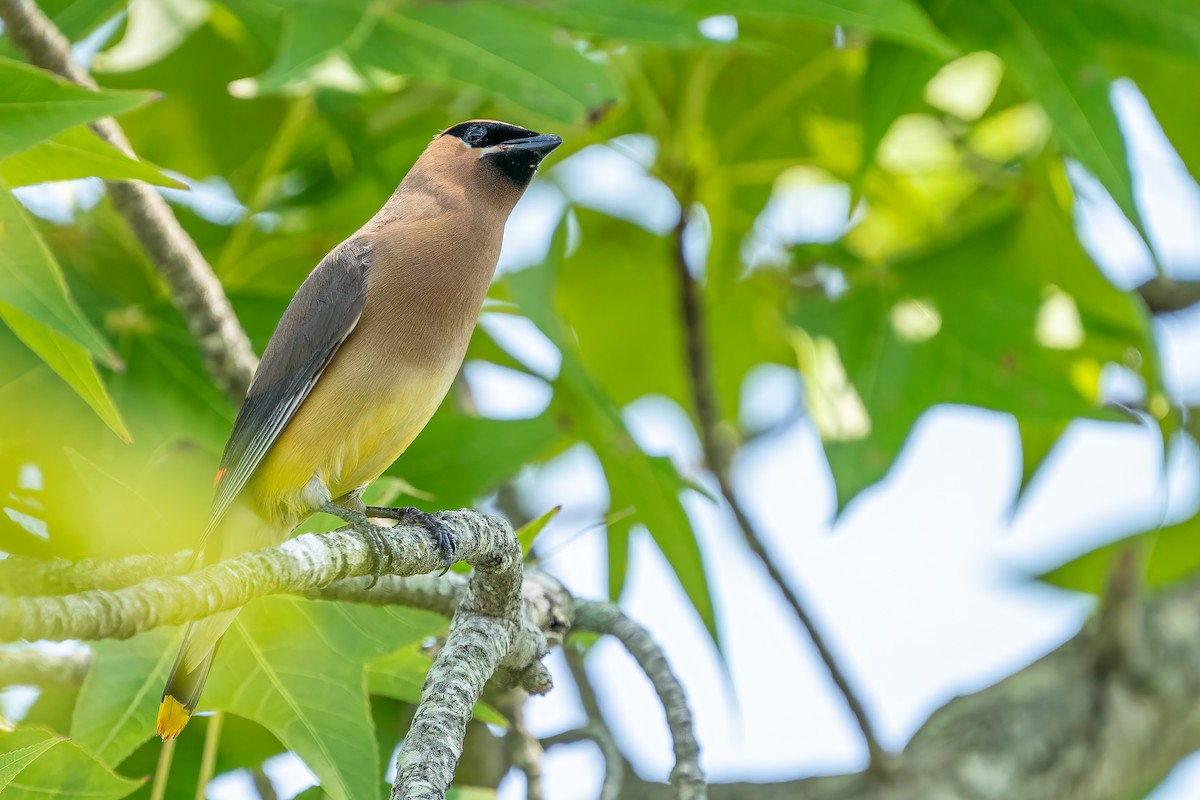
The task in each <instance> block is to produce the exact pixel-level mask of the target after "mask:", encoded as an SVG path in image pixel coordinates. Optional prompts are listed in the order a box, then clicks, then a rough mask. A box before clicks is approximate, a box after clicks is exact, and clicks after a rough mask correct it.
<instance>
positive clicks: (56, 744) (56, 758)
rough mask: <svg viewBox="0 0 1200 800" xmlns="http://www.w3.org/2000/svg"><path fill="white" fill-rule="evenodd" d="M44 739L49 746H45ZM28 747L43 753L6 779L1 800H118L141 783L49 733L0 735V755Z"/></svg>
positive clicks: (25, 730)
mask: <svg viewBox="0 0 1200 800" xmlns="http://www.w3.org/2000/svg"><path fill="white" fill-rule="evenodd" d="M47 739H49V740H50V746H46V740H47ZM31 748H42V752H41V753H40V754H39V755H38V757H37V758H35V759H33V760H32V761H29V762H28V763H27V764H25V766H24V767H23V768H22V769H21V770H20V772H18V773H17V774H16V775H15V776H14V777H12V778H10V779H9V781H8V785H7V786H5V787H4V800H46V798H55V797H58V798H62V800H80V798H88V800H119V798H122V797H126V796H128V795H130V794H132V793H133V792H134V791H136V790H137V788H138V787H139V786H141V785H142V784H143V783H144V780H131V779H129V778H125V777H123V776H121V775H118V774H116V773H115V772H113V771H112V770H110V769H109V768H108V767H105V766H104V765H103V764H101V763H100V762H99V761H97V760H96V759H95V758H93V757H92V755H91V754H89V753H88V752H87V751H86V750H84V749H83V748H81V747H80V746H79V745H77V744H75V743H74V742H71V741H67V740H60V739H58V738H57V737H56V736H54V734H52V733H50V732H49V731H43V730H36V729H19V730H16V731H13V732H11V733H3V734H0V753H7V754H15V753H20V752H28V751H29V750H30V749H31Z"/></svg>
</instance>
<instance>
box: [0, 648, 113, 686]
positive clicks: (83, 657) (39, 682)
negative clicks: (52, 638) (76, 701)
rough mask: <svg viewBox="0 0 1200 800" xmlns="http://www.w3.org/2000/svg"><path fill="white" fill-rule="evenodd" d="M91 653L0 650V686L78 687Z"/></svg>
mask: <svg viewBox="0 0 1200 800" xmlns="http://www.w3.org/2000/svg"><path fill="white" fill-rule="evenodd" d="M91 663H92V654H91V653H88V652H80V653H70V654H54V653H43V652H41V651H39V650H15V651H14V650H6V651H2V652H0V689H2V688H4V687H5V686H43V687H45V686H78V685H79V684H81V683H83V677H84V676H85V675H87V671H88V667H90V666H91Z"/></svg>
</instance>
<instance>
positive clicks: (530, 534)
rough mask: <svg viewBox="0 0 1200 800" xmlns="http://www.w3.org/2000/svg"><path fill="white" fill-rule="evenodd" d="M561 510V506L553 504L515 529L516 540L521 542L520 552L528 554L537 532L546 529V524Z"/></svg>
mask: <svg viewBox="0 0 1200 800" xmlns="http://www.w3.org/2000/svg"><path fill="white" fill-rule="evenodd" d="M560 511H562V506H554V507H553V508H551V509H550V510H548V511H546V512H544V513H543V514H541V515H539V516H538V517H536V518H534V519H531V520H529V522H526V523H525V524H524V525H522V526H521V528H520V530H518V531H517V541H519V542H520V543H521V552H522V553H524V554H525V555H526V556H528V555H529V552H530V549H531V548H532V547H533V543H534V542H535V541H536V540H537V537H538V534H539V533H541V532H542V531H544V530H545V529H546V526H547V525H549V524H550V523H551V521H553V519H554V518H555V517H557V516H558V514H559V512H560Z"/></svg>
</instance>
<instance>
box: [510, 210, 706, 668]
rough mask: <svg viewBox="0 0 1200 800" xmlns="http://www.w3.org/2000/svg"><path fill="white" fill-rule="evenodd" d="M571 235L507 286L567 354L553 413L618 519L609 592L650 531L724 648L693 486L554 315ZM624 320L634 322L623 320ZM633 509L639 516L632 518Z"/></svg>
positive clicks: (562, 229) (612, 530)
mask: <svg viewBox="0 0 1200 800" xmlns="http://www.w3.org/2000/svg"><path fill="white" fill-rule="evenodd" d="M566 231H567V223H566V218H565V217H564V220H563V221H562V222H561V223H560V224H559V226H558V229H557V231H556V232H555V235H554V240H553V242H552V244H551V247H550V255H549V256H548V258H547V260H546V262H545V263H543V264H542V265H540V266H538V267H531V268H529V269H524V270H521V271H519V272H515V273H511V274H509V275H507V276H506V277H505V281H504V286H505V288H506V289H507V290H508V291H509V292H510V293H511V296H512V298H513V299H514V300H515V301H516V303H517V305H518V307H520V309H521V311H522V313H524V314H525V315H526V316H528V317H529V319H530V320H531V321H532V322H533V323H534V324H535V325H537V326H538V327H539V328H540V329H541V330H542V333H544V334H545V335H546V336H547V338H549V339H550V341H551V342H553V343H554V345H555V346H556V347H558V349H559V351H560V352H561V353H562V365H561V367H560V369H559V376H558V378H557V380H556V381H555V382H554V399H553V400H552V401H551V406H550V407H551V409H552V410H554V411H556V412H557V413H558V414H559V415H560V416H562V417H564V418H566V419H570V420H571V422H572V426H573V427H572V429H573V432H574V433H576V434H577V435H578V437H579V438H580V439H582V440H583V441H585V442H587V443H588V444H589V445H590V446H591V448H592V449H593V450H594V451H595V453H596V456H597V457H598V458H599V459H600V463H601V465H602V467H603V469H604V473H605V478H606V480H607V481H608V485H609V494H610V505H609V510H610V515H611V514H616V515H619V519H618V520H617V521H615V522H614V521H611V520H610V525H609V532H608V534H609V535H608V542H609V564H608V570H609V591H610V593H611V595H612V596H613V597H614V598H615V597H618V596H619V595H620V592H621V588H622V586H623V584H624V580H625V573H626V560H627V551H628V539H629V534H630V530H631V528H632V526H633V525H634V524H636V523H641V524H644V525H645V526H646V528H647V530H649V532H650V535H651V537H652V538H653V540H654V542H655V544H656V545H658V547H659V549H660V550H661V551H662V553H663V555H664V556H665V557H666V559H667V562H668V563H669V564H670V565H671V568H672V570H674V572H675V575H676V577H678V578H679V582H680V584H681V586H682V587H683V590H684V592H685V593H686V594H687V596H688V599H689V600H690V601H691V603H692V606H693V607H694V608H695V609H696V612H697V614H699V616H700V619H701V621H702V622H703V623H704V624H705V626H706V627H707V629H708V631H709V634H710V635H711V636H712V637H713V641H714V642H717V643H718V646H719V643H720V638H719V636H718V632H717V624H716V615H715V613H714V611H713V604H712V594H711V591H710V588H709V586H708V577H707V575H706V573H705V570H704V566H703V560H702V558H701V555H700V548H699V546H698V545H697V543H696V538H695V534H694V533H693V531H692V529H691V524H690V522H689V520H688V517H687V513H686V512H685V511H684V509H683V504H682V502H681V501H680V498H679V495H680V492H681V491H683V490H684V489H689V488H691V486H690V484H689V483H688V482H687V481H686V480H684V479H683V478H682V477H680V475H679V473H678V471H677V470H676V469H675V466H674V465H673V464H672V463H671V461H670V459H667V458H659V457H654V456H651V455H648V454H647V453H646V452H645V451H643V450H642V449H641V448H640V447H639V446H638V445H637V443H636V442H635V441H634V440H633V437H632V436H630V434H629V431H628V430H627V429H626V428H625V424H624V422H623V421H622V420H621V415H620V412H619V411H618V410H617V407H616V406H615V405H614V404H613V402H612V400H610V399H609V397H608V396H607V395H606V393H605V391H604V389H602V388H601V387H600V385H599V384H598V383H597V382H596V380H595V379H594V378H593V377H592V376H591V374H590V373H589V372H588V370H587V368H586V367H585V365H584V363H583V361H582V359H581V356H580V353H579V345H578V344H577V343H576V337H575V334H574V332H573V331H571V330H570V329H569V328H568V327H567V325H566V324H565V322H564V321H563V320H562V319H561V318H560V317H559V316H558V315H556V314H555V313H554V311H553V309H554V307H555V302H556V301H555V293H556V291H557V288H558V283H559V276H560V275H561V274H563V272H564V269H565V267H564V252H565V249H566ZM620 319H627V318H626V317H625V316H624V315H622V316H621V317H620ZM645 344H647V345H648V344H649V342H646V343H645ZM640 351H641V349H640V348H639V350H638V352H640ZM627 509H630V510H632V512H633V513H632V514H631V515H630V514H626V513H625V511H626V510H627Z"/></svg>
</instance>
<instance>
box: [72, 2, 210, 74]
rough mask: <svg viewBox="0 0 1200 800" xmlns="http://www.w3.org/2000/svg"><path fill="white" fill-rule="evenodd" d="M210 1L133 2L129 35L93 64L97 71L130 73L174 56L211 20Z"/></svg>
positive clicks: (127, 24) (93, 68)
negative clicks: (171, 53)
mask: <svg viewBox="0 0 1200 800" xmlns="http://www.w3.org/2000/svg"><path fill="white" fill-rule="evenodd" d="M210 6H211V4H210V2H209V0H131V2H130V3H129V12H128V13H129V16H128V19H127V21H126V23H125V35H124V36H123V37H121V40H120V41H119V42H117V44H116V45H115V46H113V47H111V48H110V49H108V50H106V51H105V52H103V53H98V54H97V55H96V57H95V59H93V61H92V70H93V71H95V72H128V71H130V70H135V69H141V68H142V67H146V66H149V65H150V64H153V63H155V62H156V61H158V60H159V59H161V58H163V57H164V56H165V55H167V54H168V53H170V52H171V51H172V50H174V49H175V48H176V47H178V46H179V45H180V43H182V42H183V40H184V39H186V38H187V37H188V36H189V35H190V34H191V33H192V32H193V31H195V30H196V29H197V28H198V27H200V25H202V24H203V23H204V21H205V20H206V19H207V18H208V13H209V8H210Z"/></svg>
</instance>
